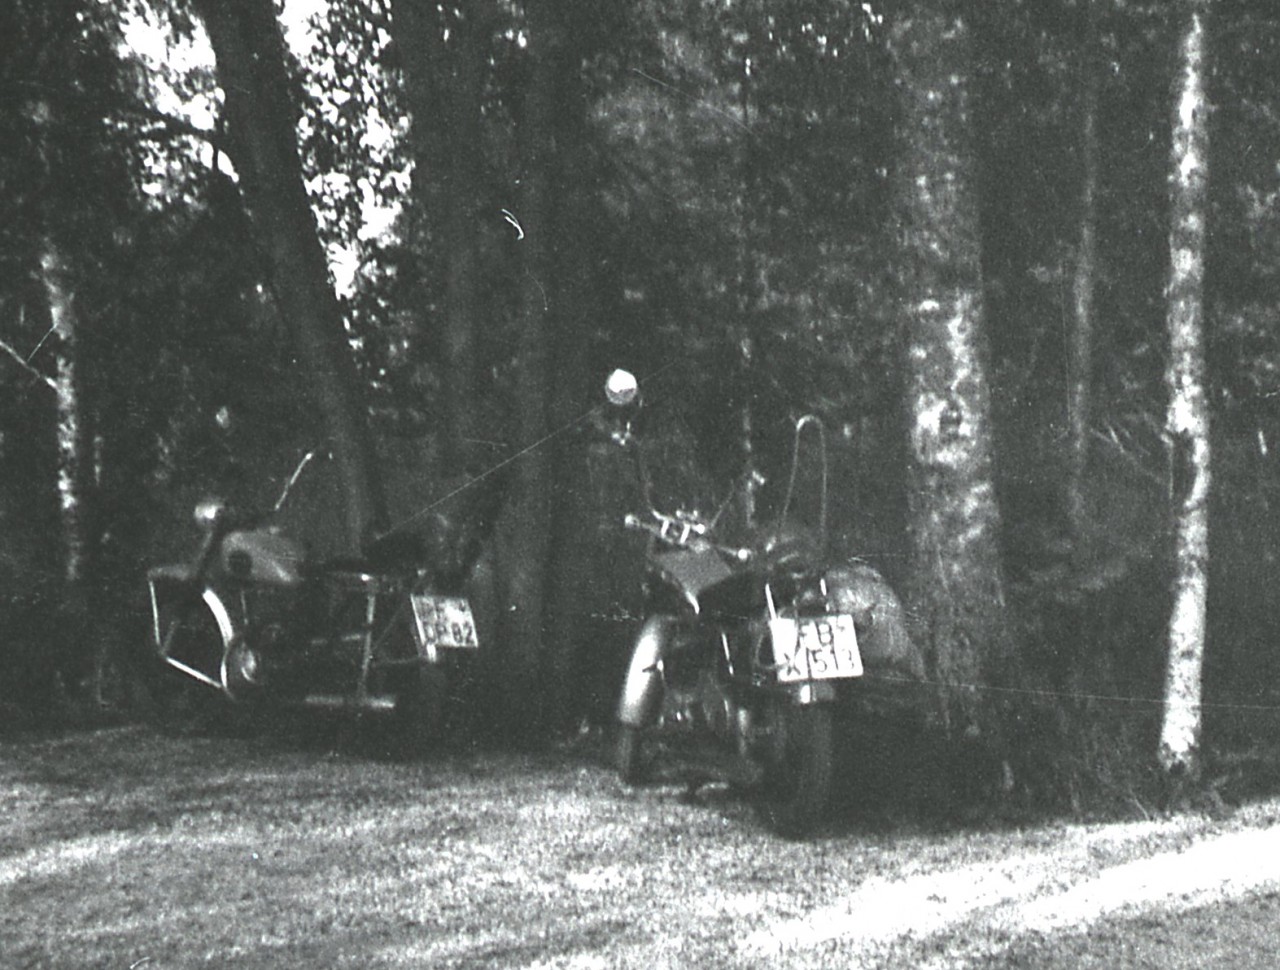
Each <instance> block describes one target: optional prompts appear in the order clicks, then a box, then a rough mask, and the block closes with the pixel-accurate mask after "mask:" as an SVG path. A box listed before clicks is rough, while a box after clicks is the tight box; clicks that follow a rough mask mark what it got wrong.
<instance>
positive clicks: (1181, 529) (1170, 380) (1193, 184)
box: [1159, 0, 1210, 778]
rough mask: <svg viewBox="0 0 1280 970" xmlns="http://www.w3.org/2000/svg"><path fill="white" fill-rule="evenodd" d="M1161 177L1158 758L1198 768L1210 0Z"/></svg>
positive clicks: (1186, 37) (1185, 22)
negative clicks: (1162, 629)
mask: <svg viewBox="0 0 1280 970" xmlns="http://www.w3.org/2000/svg"><path fill="white" fill-rule="evenodd" d="M1179 8H1180V13H1181V18H1182V25H1181V31H1180V41H1179V49H1178V78H1177V83H1176V87H1175V90H1174V95H1175V103H1174V108H1173V149H1172V155H1171V159H1170V162H1171V171H1170V178H1169V191H1170V207H1171V217H1172V224H1171V228H1170V235H1169V284H1168V290H1167V293H1168V317H1167V323H1168V330H1169V362H1168V367H1167V369H1166V372H1165V382H1166V385H1167V390H1168V394H1169V404H1168V411H1167V413H1166V417H1165V430H1166V433H1167V434H1168V437H1169V441H1170V459H1171V461H1170V467H1171V476H1170V489H1171V493H1172V495H1171V498H1172V503H1173V533H1174V544H1175V545H1174V581H1173V608H1172V611H1171V615H1170V618H1169V644H1168V647H1169V652H1168V664H1167V668H1166V672H1165V687H1164V701H1165V706H1164V719H1163V723H1162V725H1161V730H1160V750H1159V758H1160V764H1161V765H1162V767H1163V768H1164V769H1165V771H1166V772H1168V773H1170V774H1177V775H1182V776H1184V777H1188V778H1194V777H1195V776H1196V775H1197V773H1198V769H1199V747H1200V730H1201V721H1200V704H1201V675H1202V667H1203V663H1204V650H1205V634H1206V629H1205V616H1206V605H1207V601H1208V592H1209V487H1210V452H1209V401H1208V397H1207V395H1206V393H1205V351H1204V296H1203V289H1204V259H1205V224H1206V221H1207V218H1208V149H1209V110H1210V109H1209V102H1208V98H1207V95H1206V93H1205V78H1206V77H1207V75H1208V65H1207V63H1206V61H1207V45H1206V43H1205V21H1206V19H1207V17H1208V13H1209V9H1210V3H1209V0H1181V2H1180V4H1179Z"/></svg>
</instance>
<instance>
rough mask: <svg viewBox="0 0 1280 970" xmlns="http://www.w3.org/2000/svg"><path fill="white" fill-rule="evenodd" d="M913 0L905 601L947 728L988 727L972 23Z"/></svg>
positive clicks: (903, 239) (905, 242) (896, 37)
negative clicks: (908, 602) (908, 559)
mask: <svg viewBox="0 0 1280 970" xmlns="http://www.w3.org/2000/svg"><path fill="white" fill-rule="evenodd" d="M965 9H966V8H965V6H964V5H963V4H960V3H951V2H942V3H936V2H934V3H917V4H915V5H914V6H913V7H912V8H911V10H910V11H909V12H908V13H906V14H905V15H904V16H903V17H902V19H900V20H899V21H898V22H897V23H896V24H894V25H893V26H892V33H891V36H890V43H891V45H892V51H893V53H894V55H895V59H896V63H897V68H898V71H897V75H898V78H899V84H900V86H901V99H902V100H901V122H902V125H903V132H904V136H903V137H904V144H903V146H902V149H903V157H902V160H901V163H900V165H899V169H898V186H897V196H896V198H897V206H898V216H899V220H900V223H899V232H900V243H901V246H902V252H901V254H900V255H901V258H902V269H901V277H902V279H901V283H902V285H903V288H904V294H905V296H904V307H905V309H904V320H903V330H904V339H905V350H906V354H905V378H906V400H907V408H908V421H909V436H910V438H909V449H908V531H909V540H910V546H911V554H912V557H913V563H912V582H911V587H910V588H911V597H910V598H911V601H912V610H911V612H912V614H913V616H914V618H915V620H916V626H917V629H916V631H915V633H916V636H917V637H918V641H917V642H918V643H920V644H921V645H922V646H923V647H924V648H925V650H926V653H927V659H928V661H929V664H930V667H931V673H932V676H933V679H934V680H936V681H937V682H938V683H940V684H941V685H943V686H942V691H941V697H940V710H941V715H942V722H943V724H944V726H945V727H946V728H947V729H948V731H949V732H950V733H951V734H952V735H953V736H962V735H971V734H973V733H975V732H979V733H983V734H986V735H988V736H990V735H991V734H993V733H994V734H996V735H997V737H994V738H990V737H989V739H990V740H991V741H992V742H993V743H995V742H998V740H999V738H998V734H999V726H998V724H997V723H996V720H995V719H994V718H993V717H991V716H990V708H991V707H992V706H994V705H988V704H987V703H986V700H985V698H984V697H983V696H982V695H981V694H980V693H979V690H980V688H981V687H982V686H984V685H987V684H990V683H992V682H993V681H995V680H998V679H999V676H998V675H999V674H1000V673H1001V672H1005V673H1007V672H1008V670H1009V667H1010V665H1011V663H1012V660H1013V659H1014V658H1013V657H1012V656H1011V655H1010V651H1009V650H1008V647H1009V640H1008V635H1007V630H1006V619H1005V612H1004V610H1005V599H1004V580H1003V576H1002V572H1001V564H1000V553H999V531H1000V514H999V509H998V505H997V500H996V493H995V486H994V462H993V443H992V431H991V417H990V411H991V403H990V393H989V387H988V379H987V366H988V365H987V350H986V334H985V329H984V328H985V320H984V310H983V300H982V273H981V251H980V240H979V235H978V232H979V230H978V205H977V198H976V190H975V184H976V179H975V172H974V168H975V159H974V154H973V152H974V150H973V148H972V146H971V144H970V128H971V125H972V105H971V81H970V44H971V39H970V26H969V23H968V22H967V20H966V19H965Z"/></svg>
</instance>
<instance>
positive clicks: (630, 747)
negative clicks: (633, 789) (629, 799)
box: [614, 724, 648, 785]
mask: <svg viewBox="0 0 1280 970" xmlns="http://www.w3.org/2000/svg"><path fill="white" fill-rule="evenodd" d="M614 763H615V764H616V766H617V768H618V779H619V780H620V781H621V782H622V783H623V784H624V785H639V784H640V783H642V782H643V781H644V780H645V776H646V775H647V773H648V765H647V763H646V762H645V758H644V733H643V732H642V731H641V729H640V728H638V727H634V726H633V725H630V724H620V725H618V739H617V742H616V747H615V749H614Z"/></svg>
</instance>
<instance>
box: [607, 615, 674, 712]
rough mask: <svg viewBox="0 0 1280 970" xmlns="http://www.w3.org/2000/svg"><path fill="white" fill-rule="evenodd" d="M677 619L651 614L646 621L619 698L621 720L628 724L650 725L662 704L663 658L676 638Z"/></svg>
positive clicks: (637, 639) (637, 640) (634, 648)
mask: <svg viewBox="0 0 1280 970" xmlns="http://www.w3.org/2000/svg"><path fill="white" fill-rule="evenodd" d="M675 630H676V620H675V618H674V617H670V616H651V617H649V619H647V620H645V622H644V626H643V627H641V628H640V634H639V635H638V636H637V637H636V642H635V646H634V647H632V648H631V662H630V663H629V664H628V665H627V677H626V680H625V681H623V685H622V697H621V699H620V700H619V701H618V721H619V723H621V724H625V725H627V726H628V727H637V728H638V727H647V726H648V725H650V724H652V723H653V722H654V721H655V720H656V719H657V716H658V709H659V707H660V705H661V704H662V695H663V682H662V661H663V658H664V657H665V656H666V653H667V650H668V649H669V645H670V643H671V642H672V640H673V638H674V637H675Z"/></svg>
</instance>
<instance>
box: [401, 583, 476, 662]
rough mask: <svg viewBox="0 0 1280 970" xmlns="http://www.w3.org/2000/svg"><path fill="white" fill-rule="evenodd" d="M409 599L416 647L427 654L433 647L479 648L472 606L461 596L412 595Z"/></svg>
mask: <svg viewBox="0 0 1280 970" xmlns="http://www.w3.org/2000/svg"><path fill="white" fill-rule="evenodd" d="M411 599H412V600H413V619H414V621H415V626H416V628H417V633H418V644H419V646H421V647H422V648H423V649H424V650H425V651H426V652H427V653H431V652H432V651H434V650H435V648H436V647H450V648H462V649H475V648H476V647H479V646H480V641H479V640H478V639H476V621H475V617H473V616H472V615H471V604H470V603H468V602H467V601H466V600H465V599H464V598H463V597H461V596H436V595H435V594H433V593H414V594H412V597H411Z"/></svg>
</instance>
